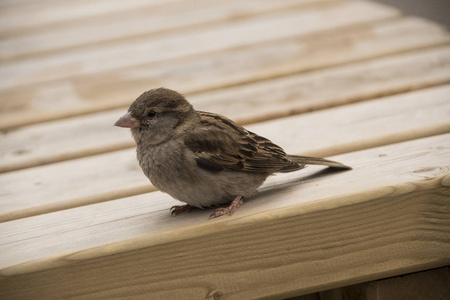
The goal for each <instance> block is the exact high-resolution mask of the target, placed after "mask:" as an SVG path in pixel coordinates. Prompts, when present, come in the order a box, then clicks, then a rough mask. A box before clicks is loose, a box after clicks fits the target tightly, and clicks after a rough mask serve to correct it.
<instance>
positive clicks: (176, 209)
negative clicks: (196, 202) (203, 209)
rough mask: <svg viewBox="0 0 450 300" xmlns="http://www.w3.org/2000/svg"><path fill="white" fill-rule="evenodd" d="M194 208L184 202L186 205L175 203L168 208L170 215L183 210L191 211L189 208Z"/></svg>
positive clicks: (177, 213) (180, 212)
mask: <svg viewBox="0 0 450 300" xmlns="http://www.w3.org/2000/svg"><path fill="white" fill-rule="evenodd" d="M194 209H195V206H192V205H189V204H186V205H175V206H172V207H171V208H170V214H171V215H172V216H176V215H179V214H182V213H184V212H187V211H191V210H194Z"/></svg>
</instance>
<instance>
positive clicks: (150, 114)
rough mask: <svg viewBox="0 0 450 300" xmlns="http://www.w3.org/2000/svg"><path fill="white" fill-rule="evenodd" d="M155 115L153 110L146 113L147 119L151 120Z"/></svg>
mask: <svg viewBox="0 0 450 300" xmlns="http://www.w3.org/2000/svg"><path fill="white" fill-rule="evenodd" d="M155 115H156V111H154V110H153V109H151V110H149V111H148V113H147V117H149V118H153V117H154V116H155Z"/></svg>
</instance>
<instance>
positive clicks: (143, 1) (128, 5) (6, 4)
mask: <svg viewBox="0 0 450 300" xmlns="http://www.w3.org/2000/svg"><path fill="white" fill-rule="evenodd" d="M174 2H177V1H176V0H151V1H149V0H130V1H126V2H124V1H114V2H111V1H108V0H95V1H92V0H81V1H80V0H79V1H65V2H61V1H57V0H56V1H55V0H50V1H42V0H40V1H37V0H12V1H9V0H7V1H1V2H0V5H1V8H2V9H1V10H0V34H1V35H8V34H14V33H17V32H20V31H24V30H33V29H35V28H40V27H44V26H52V25H60V24H61V23H65V22H68V21H76V20H79V19H86V18H89V17H101V16H102V15H105V14H114V13H118V12H123V11H124V10H130V9H142V8H145V7H149V6H150V7H152V6H156V5H161V4H164V3H174Z"/></svg>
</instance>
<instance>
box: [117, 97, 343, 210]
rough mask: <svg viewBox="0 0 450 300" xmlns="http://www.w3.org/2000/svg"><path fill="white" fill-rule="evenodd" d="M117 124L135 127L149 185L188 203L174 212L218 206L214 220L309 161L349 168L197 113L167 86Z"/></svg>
mask: <svg viewBox="0 0 450 300" xmlns="http://www.w3.org/2000/svg"><path fill="white" fill-rule="evenodd" d="M114 125H115V126H119V127H124V128H130V129H131V134H132V136H133V138H134V140H135V141H136V152H137V159H138V161H139V165H140V167H141V168H142V171H143V172H144V174H145V175H146V176H147V177H148V179H150V181H151V183H152V184H153V185H154V186H155V187H156V188H158V189H159V190H160V191H162V192H164V193H167V194H169V195H170V196H172V197H173V198H175V199H177V200H179V201H182V202H184V203H186V205H177V206H173V207H172V208H171V209H170V211H171V214H172V215H178V214H180V213H183V212H186V211H190V210H192V209H194V208H208V207H217V209H216V210H215V211H214V213H213V214H212V215H211V216H210V218H217V217H220V216H223V215H226V214H229V215H232V214H233V213H234V212H236V210H237V209H238V208H239V206H241V205H242V204H243V199H244V198H249V197H252V196H254V195H255V194H256V193H257V188H258V187H259V186H260V185H261V184H262V183H263V182H264V181H265V180H266V178H267V177H268V176H269V175H272V174H274V173H286V172H293V171H297V170H300V169H302V168H304V167H305V165H306V164H312V165H325V166H329V167H332V168H338V169H351V168H350V167H348V166H346V165H343V164H341V163H338V162H335V161H331V160H327V159H324V158H319V157H308V156H298V155H288V154H286V152H284V150H283V149H282V148H281V147H279V146H277V145H275V144H274V143H272V142H271V141H270V140H268V139H266V138H264V137H262V136H260V135H257V134H256V133H253V132H251V131H249V130H247V129H245V128H244V127H242V126H239V125H237V124H236V123H234V122H233V121H231V120H230V119H228V118H226V117H224V116H221V115H218V114H215V113H209V112H204V111H196V110H195V109H194V108H193V106H192V105H191V104H190V103H189V102H188V101H187V100H186V99H185V97H184V96H183V95H181V94H180V93H178V92H176V91H174V90H170V89H166V88H157V89H152V90H149V91H147V92H144V93H143V94H142V95H141V96H139V97H138V98H137V99H136V100H135V101H134V102H133V103H132V104H131V106H130V107H129V109H128V112H127V113H126V114H125V115H123V116H122V117H121V118H120V119H119V120H118V121H117V122H116V123H115V124H114ZM224 205H225V207H224Z"/></svg>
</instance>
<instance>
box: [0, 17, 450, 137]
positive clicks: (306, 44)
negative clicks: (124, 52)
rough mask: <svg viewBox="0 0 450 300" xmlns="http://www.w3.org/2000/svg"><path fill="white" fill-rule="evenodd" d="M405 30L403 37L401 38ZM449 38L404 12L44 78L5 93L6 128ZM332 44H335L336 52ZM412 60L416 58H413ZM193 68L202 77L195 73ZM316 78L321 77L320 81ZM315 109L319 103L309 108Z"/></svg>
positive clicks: (356, 60) (341, 63) (1, 122)
mask: <svg viewBox="0 0 450 300" xmlns="http://www.w3.org/2000/svg"><path fill="white" fill-rule="evenodd" d="M399 36H401V37H402V38H401V39H399ZM448 41H449V35H448V33H447V32H446V31H444V30H442V29H441V28H440V27H437V26H436V25H435V24H432V23H428V22H426V21H423V20H420V19H416V18H408V19H406V18H402V19H398V20H391V21H389V22H383V23H370V24H364V26H362V25H361V26H359V27H358V28H356V27H355V28H353V29H352V30H350V31H349V32H347V31H343V32H339V31H338V32H334V34H333V36H330V34H325V35H320V34H318V35H314V36H310V37H309V38H306V37H302V38H300V39H299V38H298V37H297V38H295V39H285V40H281V41H278V44H279V45H277V47H276V48H275V49H276V50H274V47H273V44H272V42H270V43H264V44H259V45H255V46H250V47H244V48H237V49H234V50H230V51H225V52H219V53H214V54H209V55H206V56H202V57H197V58H195V59H192V60H187V61H173V62H171V63H165V64H160V65H144V66H139V67H133V68H129V69H123V70H118V71H114V72H113V71H110V72H106V73H99V74H95V75H90V76H82V77H79V78H73V79H67V80H63V81H57V82H51V83H46V84H39V85H35V86H30V87H28V88H27V89H23V88H17V89H12V90H11V89H10V90H6V91H2V92H0V99H3V100H2V102H3V104H2V105H3V109H2V112H1V118H0V128H3V129H6V128H14V127H18V126H23V125H27V124H32V123H38V122H43V121H48V120H52V119H61V118H65V117H69V116H74V115H81V114H86V113H92V112H95V111H97V112H98V111H103V110H105V109H112V108H117V107H122V106H126V105H129V103H130V102H131V101H132V99H130V95H135V96H133V97H136V96H137V95H139V94H140V93H142V92H143V91H145V90H148V89H150V88H151V87H158V86H166V87H172V88H175V89H177V90H179V91H180V92H182V93H184V94H187V95H189V96H190V95H192V94H196V93H201V92H205V91H208V90H210V91H211V90H217V89H221V88H222V89H223V88H228V89H229V88H230V87H233V86H236V85H243V84H244V85H250V86H251V85H252V84H255V83H257V82H258V81H261V80H264V81H266V80H269V79H271V78H275V79H277V80H280V78H277V77H282V76H286V75H288V76H296V75H297V76H302V74H295V73H301V72H306V71H308V73H311V72H312V74H310V75H309V74H308V73H306V74H304V75H303V77H305V78H308V77H310V78H311V77H312V76H313V75H314V74H319V73H320V72H322V71H323V72H325V74H326V72H327V70H326V68H330V67H333V68H334V69H335V68H341V69H342V70H346V69H347V68H351V66H349V67H346V66H345V64H348V63H353V64H356V65H361V66H362V68H364V67H365V68H369V67H370V66H371V64H370V63H369V62H368V61H367V60H369V61H371V60H373V61H374V62H378V61H380V62H383V61H385V60H388V61H389V60H391V59H390V58H389V57H385V58H382V56H388V55H392V54H397V55H394V56H393V58H392V60H393V63H394V64H395V60H399V63H401V61H402V58H401V56H402V55H401V54H400V53H401V52H403V51H413V50H415V51H416V53H417V55H419V56H420V54H419V53H422V51H423V52H427V51H430V52H429V53H430V54H429V55H430V56H431V55H433V54H432V53H434V52H433V51H435V50H437V49H439V47H436V48H437V49H425V50H418V49H420V48H424V47H431V46H438V45H441V44H443V43H446V42H448ZM329 49H333V51H331V52H330V50H329ZM402 54H403V55H405V56H406V57H411V55H412V56H413V58H412V59H417V58H414V55H415V54H414V53H408V54H405V53H402ZM379 57H381V58H379ZM424 59H427V58H424ZM428 59H430V58H428ZM365 60H366V61H365ZM408 64H409V65H411V63H410V62H409V63H408ZM443 64H444V63H443ZM389 67H390V68H395V67H394V66H389ZM437 67H438V66H437ZM372 68H373V67H372ZM438 68H439V67H438ZM318 69H322V70H318ZM314 70H317V71H314ZM420 72H421V73H420V74H419V75H422V76H423V74H422V73H423V70H421V71H420ZM192 74H195V76H191V75H192ZM406 75H407V74H406ZM288 76H286V77H288ZM377 76H378V77H379V76H380V75H377ZM300 78H302V77H300ZM277 82H278V81H277ZM305 84H306V83H305ZM308 84H316V83H315V82H314V81H313V82H309V83H308ZM434 84H436V83H434ZM429 85H432V83H429ZM237 88H238V87H237ZM213 92H214V91H213ZM249 96H251V95H249ZM6 99H7V100H8V102H6ZM56 100H58V101H56ZM311 109H313V108H311V107H309V108H308V110H311ZM272 117H273V116H272ZM238 118H240V116H238ZM256 120H258V121H261V120H262V119H261V118H256ZM251 121H255V119H253V120H252V118H250V119H249V120H246V121H245V123H249V122H251Z"/></svg>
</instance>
